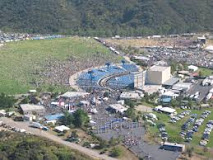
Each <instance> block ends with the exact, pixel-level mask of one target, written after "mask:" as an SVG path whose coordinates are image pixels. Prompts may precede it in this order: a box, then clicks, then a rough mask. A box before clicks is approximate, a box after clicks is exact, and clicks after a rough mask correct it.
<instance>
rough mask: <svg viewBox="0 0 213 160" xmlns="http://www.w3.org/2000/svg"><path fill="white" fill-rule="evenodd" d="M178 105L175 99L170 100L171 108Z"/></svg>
mask: <svg viewBox="0 0 213 160" xmlns="http://www.w3.org/2000/svg"><path fill="white" fill-rule="evenodd" d="M178 105H179V103H178V101H177V100H175V99H172V100H171V106H172V107H173V108H174V107H177V106H178Z"/></svg>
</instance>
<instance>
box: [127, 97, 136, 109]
mask: <svg viewBox="0 0 213 160" xmlns="http://www.w3.org/2000/svg"><path fill="white" fill-rule="evenodd" d="M125 104H126V105H127V106H129V107H130V108H134V107H135V102H134V101H132V100H130V99H126V100H125Z"/></svg>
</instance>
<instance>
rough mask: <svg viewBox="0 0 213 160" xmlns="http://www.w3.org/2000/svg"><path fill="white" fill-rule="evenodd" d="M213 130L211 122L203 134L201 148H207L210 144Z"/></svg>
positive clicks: (212, 121) (211, 121)
mask: <svg viewBox="0 0 213 160" xmlns="http://www.w3.org/2000/svg"><path fill="white" fill-rule="evenodd" d="M212 130H213V120H209V121H208V122H207V124H206V128H205V130H204V132H203V136H202V140H201V141H200V145H201V146H206V145H207V143H208V142H209V138H210V134H211V132H212Z"/></svg>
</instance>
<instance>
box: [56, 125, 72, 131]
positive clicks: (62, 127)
mask: <svg viewBox="0 0 213 160" xmlns="http://www.w3.org/2000/svg"><path fill="white" fill-rule="evenodd" d="M55 130H56V131H59V132H63V131H68V130H70V128H69V127H66V126H65V125H61V126H57V127H55Z"/></svg>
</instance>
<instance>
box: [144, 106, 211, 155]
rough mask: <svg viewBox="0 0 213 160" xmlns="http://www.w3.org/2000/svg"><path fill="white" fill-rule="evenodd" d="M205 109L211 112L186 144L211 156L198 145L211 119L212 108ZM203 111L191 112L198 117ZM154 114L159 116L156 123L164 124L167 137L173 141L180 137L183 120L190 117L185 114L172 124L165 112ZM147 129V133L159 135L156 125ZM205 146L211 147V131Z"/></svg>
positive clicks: (198, 151) (200, 152)
mask: <svg viewBox="0 0 213 160" xmlns="http://www.w3.org/2000/svg"><path fill="white" fill-rule="evenodd" d="M206 110H210V111H212V113H211V114H210V115H209V116H208V117H207V118H206V119H205V120H204V123H203V124H202V125H201V126H200V127H199V130H198V132H195V133H194V135H193V139H192V141H191V142H190V144H188V143H186V144H187V145H189V146H192V147H194V149H195V152H196V153H198V154H201V155H205V156H207V157H211V156H213V154H212V153H211V154H210V153H203V147H200V146H199V143H200V140H201V138H202V135H203V132H204V130H205V127H206V123H207V122H208V121H209V120H213V108H208V109H206ZM182 111H183V110H180V109H177V112H178V113H180V112H182ZM203 111H205V110H201V111H199V110H192V112H191V114H194V113H196V114H198V118H199V116H200V115H201V114H202V112H203ZM155 114H156V115H157V116H158V118H159V120H158V121H157V124H160V123H164V124H165V128H166V131H167V133H168V135H169V137H170V138H171V139H172V140H173V142H175V139H181V137H180V135H179V133H180V131H181V126H182V124H183V123H184V122H186V121H187V119H188V118H189V117H190V115H188V116H185V117H184V118H183V119H181V120H180V121H178V122H177V123H174V124H173V123H169V120H170V117H169V116H167V115H165V114H160V113H156V112H155ZM192 127H193V125H190V127H189V129H191V128H192ZM148 130H149V134H152V135H159V134H160V133H159V130H158V129H157V127H156V126H155V127H151V126H149V127H148ZM150 137H153V136H150ZM158 140H160V138H158ZM160 141H161V140H160ZM181 143H184V141H183V142H181ZM207 147H209V148H213V133H211V135H210V141H209V143H208V144H207Z"/></svg>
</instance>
